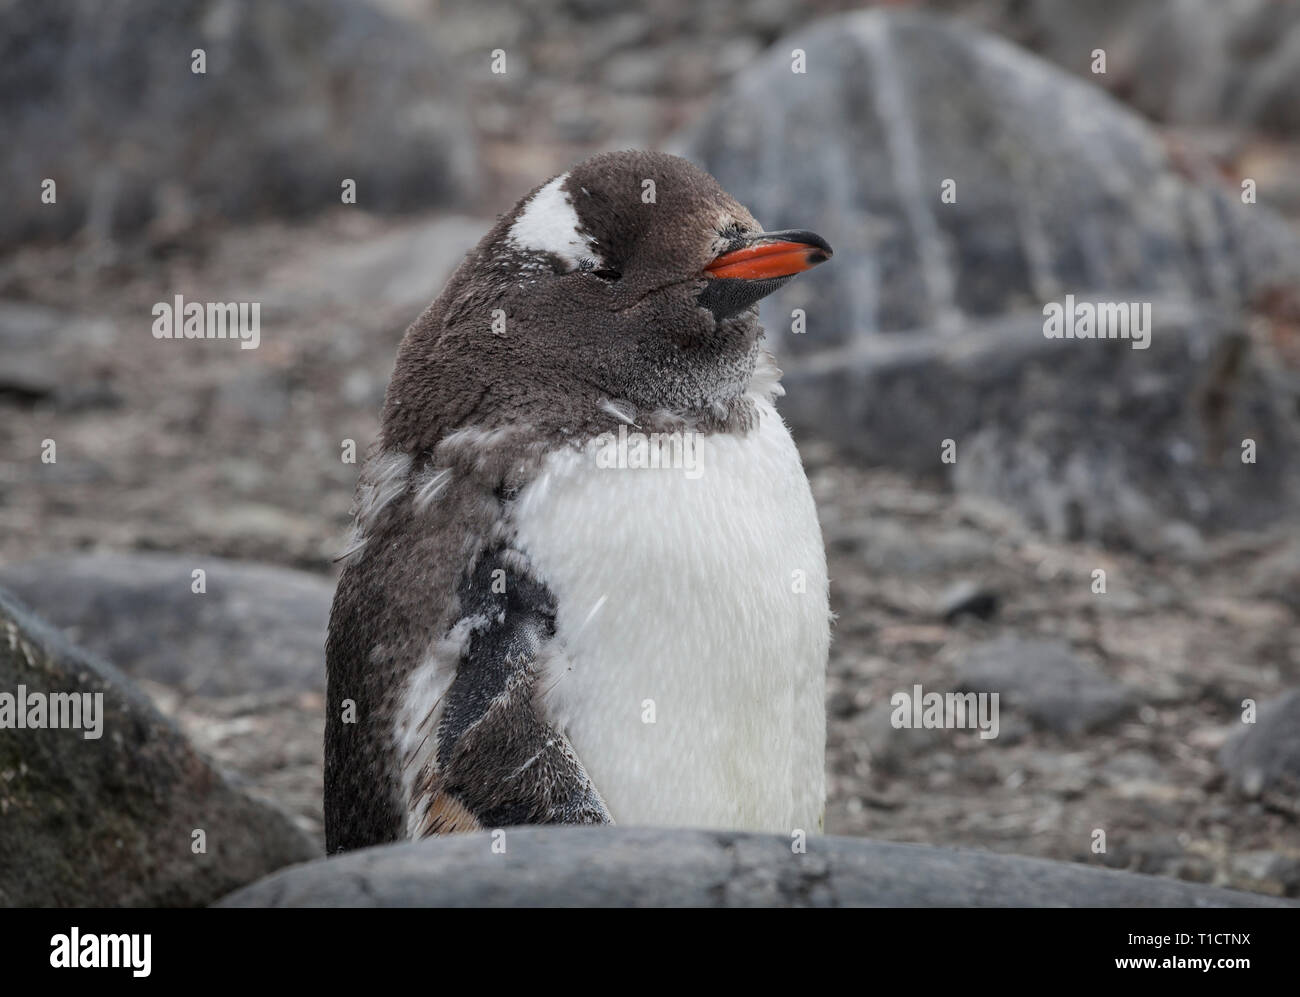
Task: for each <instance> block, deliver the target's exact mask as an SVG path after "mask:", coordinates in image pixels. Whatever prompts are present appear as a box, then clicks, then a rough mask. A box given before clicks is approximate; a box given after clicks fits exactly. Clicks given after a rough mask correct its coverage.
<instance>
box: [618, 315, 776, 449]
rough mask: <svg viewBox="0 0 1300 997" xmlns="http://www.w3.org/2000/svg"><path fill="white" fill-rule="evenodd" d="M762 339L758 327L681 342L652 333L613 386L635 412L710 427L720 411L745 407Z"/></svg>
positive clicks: (624, 367)
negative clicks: (659, 414)
mask: <svg viewBox="0 0 1300 997" xmlns="http://www.w3.org/2000/svg"><path fill="white" fill-rule="evenodd" d="M761 338H762V330H761V328H758V326H757V323H754V324H753V327H752V328H743V327H741V328H739V329H735V328H733V329H731V330H728V334H727V335H720V336H717V337H711V338H709V339H706V340H703V341H693V342H688V343H685V344H682V343H674V342H673V341H671V340H670V339H669V338H668V337H665V336H662V335H656V336H654V337H652V338H650V339H649V340H647V341H646V342H645V343H643V344H642V346H641V349H639V350H638V351H637V353H636V356H635V359H634V360H633V361H632V362H631V363H628V362H626V360H625V361H624V364H623V365H621V369H620V370H619V372H618V376H617V377H616V378H615V379H614V381H613V384H611V387H612V388H613V389H614V392H615V393H617V395H618V396H619V397H620V398H621V400H624V401H627V402H630V403H631V404H633V405H635V406H636V407H637V408H638V409H639V410H642V411H657V412H662V413H664V414H666V415H669V416H675V417H678V418H680V419H682V420H684V421H686V422H688V423H693V424H700V425H711V424H714V423H716V422H717V421H718V418H719V416H720V415H721V414H722V413H724V412H732V411H734V410H736V409H737V407H739V406H744V405H745V404H746V401H747V397H748V395H749V393H750V388H751V382H752V381H753V379H754V375H755V371H756V369H757V367H758V365H759V359H760V355H761V353H762V351H761V348H760V341H761ZM717 428H726V427H722V426H719V427H717Z"/></svg>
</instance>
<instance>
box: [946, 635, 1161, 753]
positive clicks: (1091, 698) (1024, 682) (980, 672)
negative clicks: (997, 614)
mask: <svg viewBox="0 0 1300 997" xmlns="http://www.w3.org/2000/svg"><path fill="white" fill-rule="evenodd" d="M957 684H958V687H959V688H960V689H961V690H962V691H969V692H977V693H978V692H987V693H994V692H996V693H998V695H999V700H998V702H999V705H1000V707H1006V706H1010V707H1014V708H1016V709H1020V710H1023V711H1024V713H1025V714H1026V716H1027V717H1028V718H1029V720H1030V722H1031V723H1033V724H1034V726H1035V727H1039V728H1042V729H1045V730H1050V731H1052V732H1054V733H1057V734H1061V735H1065V736H1069V735H1074V734H1081V733H1084V732H1087V731H1092V730H1097V729H1100V728H1103V727H1106V726H1107V725H1109V724H1112V723H1114V722H1115V721H1117V720H1119V719H1121V718H1123V717H1124V716H1127V715H1128V714H1130V713H1132V712H1133V710H1134V709H1135V708H1136V706H1137V699H1136V697H1135V695H1134V694H1133V692H1132V690H1130V689H1128V688H1126V687H1125V686H1123V685H1121V684H1120V683H1118V682H1115V681H1113V680H1112V679H1109V678H1107V677H1106V676H1105V675H1103V674H1102V673H1101V672H1099V671H1098V670H1097V669H1096V668H1094V667H1093V666H1092V665H1090V664H1088V662H1086V661H1083V660H1082V659H1080V658H1079V657H1077V656H1076V655H1075V654H1074V653H1073V652H1072V651H1071V650H1070V648H1069V645H1067V644H1065V643H1064V642H1062V641H1058V640H1042V639H1029V640H1026V639H1023V638H1020V637H1003V638H1000V639H998V640H993V641H988V642H986V643H983V644H980V645H978V646H976V647H975V648H973V649H972V650H971V651H970V652H969V653H968V654H967V655H966V656H965V657H964V658H963V659H962V660H961V661H959V662H958V663H957Z"/></svg>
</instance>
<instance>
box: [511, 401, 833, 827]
mask: <svg viewBox="0 0 1300 997" xmlns="http://www.w3.org/2000/svg"><path fill="white" fill-rule="evenodd" d="M759 409H760V419H759V426H758V427H757V428H756V429H754V430H751V431H750V433H749V434H748V435H747V436H745V437H743V438H742V437H735V436H731V435H726V434H722V435H715V436H709V437H702V438H700V440H701V443H700V445H701V455H700V456H701V464H700V465H699V471H700V473H699V476H698V477H697V478H695V479H694V480H692V478H691V477H690V476H688V475H687V474H686V473H685V472H684V471H683V470H681V469H653V470H651V469H627V468H610V467H599V466H597V461H596V457H595V449H596V447H595V445H593V446H591V447H589V448H588V450H587V451H586V452H584V453H577V452H565V453H562V454H555V455H553V456H552V457H551V458H550V459H549V461H548V463H547V465H546V467H545V468H544V470H543V473H542V474H541V475H540V476H539V478H537V479H536V480H535V481H534V482H533V483H531V484H530V485H529V486H528V487H527V488H526V489H524V491H523V492H521V493H520V495H519V497H518V500H517V502H516V506H515V509H514V513H513V518H514V522H515V526H516V529H517V534H516V537H517V545H518V546H519V547H520V548H521V549H522V550H523V551H524V552H525V553H526V554H527V555H528V556H529V559H530V560H531V562H532V564H533V567H534V569H535V570H536V571H537V573H538V575H539V576H540V578H541V579H542V580H543V581H545V582H546V584H547V585H548V586H549V587H550V589H551V591H552V592H553V593H554V595H555V597H556V600H557V603H558V615H557V624H556V641H557V644H556V646H557V648H558V650H559V652H560V653H558V654H557V655H556V656H555V657H554V658H553V659H552V662H553V663H552V665H551V666H550V671H549V672H548V674H547V675H546V676H545V677H544V688H543V696H544V700H545V705H546V709H547V713H548V715H549V716H550V717H551V718H552V719H553V720H554V721H556V722H557V723H559V724H561V725H562V726H563V727H564V728H565V730H566V732H567V734H568V736H569V739H570V741H571V742H572V744H573V746H574V749H575V750H576V751H577V753H578V756H579V757H580V758H581V759H582V761H583V763H584V764H585V765H586V767H587V771H588V773H589V774H590V776H591V778H592V780H593V782H594V783H595V785H596V788H597V789H598V790H599V791H600V793H601V794H602V796H603V797H604V799H605V802H606V804H607V805H608V806H609V809H610V812H611V814H612V815H613V816H614V819H615V821H617V822H618V823H620V824H647V825H654V824H657V825H686V826H696V827H725V828H743V829H752V830H768V831H779V832H782V833H786V834H788V833H790V832H791V831H792V830H794V829H796V828H800V829H803V830H805V831H808V832H810V833H811V832H815V831H816V830H817V829H818V827H819V822H820V818H821V813H822V808H823V804H824V801H825V772H824V762H825V744H826V714H825V706H824V699H823V697H824V689H825V670H826V654H827V645H828V641H829V611H828V607H827V593H826V588H827V583H826V557H825V551H824V549H823V546H822V539H821V530H820V528H819V526H818V523H817V513H816V509H815V507H814V505H813V501H812V495H811V493H810V491H809V488H808V481H807V478H806V477H805V475H804V472H803V467H802V465H801V464H800V461H799V455H798V453H797V451H796V450H795V447H794V443H793V441H792V440H791V439H790V435H789V433H788V432H787V430H786V428H785V425H784V423H783V422H782V421H781V419H780V416H779V415H778V414H777V413H776V410H775V409H774V408H772V406H771V405H770V404H768V403H767V402H762V403H760V405H759ZM593 610H594V612H593ZM651 718H652V719H653V722H647V721H648V720H650V719H651Z"/></svg>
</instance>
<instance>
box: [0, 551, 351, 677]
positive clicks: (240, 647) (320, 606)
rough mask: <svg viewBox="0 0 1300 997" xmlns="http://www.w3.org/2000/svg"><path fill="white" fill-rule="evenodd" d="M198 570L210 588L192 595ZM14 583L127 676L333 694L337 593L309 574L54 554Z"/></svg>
mask: <svg viewBox="0 0 1300 997" xmlns="http://www.w3.org/2000/svg"><path fill="white" fill-rule="evenodd" d="M196 568H201V569H203V570H204V571H205V572H206V573H207V577H206V580H205V584H206V588H207V591H206V592H204V593H195V592H193V591H191V585H192V580H191V579H192V576H191V572H193V571H194V570H195V569H196ZM0 585H4V586H6V587H8V588H9V589H10V590H12V591H13V592H14V593H16V594H17V595H18V597H19V598H21V599H22V600H23V601H25V602H26V603H28V604H29V605H31V606H32V607H34V608H35V609H36V610H37V612H39V613H41V614H42V615H43V616H44V617H45V618H46V619H48V620H49V621H50V622H52V623H53V624H54V625H55V626H58V627H62V628H63V629H64V630H65V632H66V633H67V635H68V637H69V638H70V639H72V640H73V641H75V642H77V643H78V644H79V645H81V646H83V647H85V648H86V649H87V650H89V651H91V652H92V653H94V654H97V655H100V656H102V657H104V658H107V659H108V660H109V661H112V662H113V663H114V664H116V665H117V666H118V667H119V668H121V669H122V670H123V671H124V672H126V673H127V674H128V675H131V676H132V677H135V678H147V679H151V680H153V681H155V682H161V683H164V684H166V685H171V686H174V687H176V688H179V689H182V690H184V691H186V692H190V693H196V694H198V695H204V696H231V695H238V694H240V693H254V692H268V691H272V690H277V689H304V690H313V691H323V690H324V687H325V665H324V660H325V658H324V655H325V651H324V647H325V627H326V623H327V622H328V620H329V607H330V601H331V600H332V598H333V594H334V586H333V584H332V583H331V582H329V581H328V580H327V579H324V578H319V577H317V576H315V575H309V574H306V573H304V572H300V571H291V570H289V569H286V568H278V567H272V566H269V565H262V564H247V563H242V562H239V561H227V560H225V559H223V558H218V557H207V556H200V555H194V556H185V555H176V554H98V555H85V556H66V555H61V556H52V557H43V558H38V559H36V560H33V561H26V562H23V563H21V564H11V565H4V566H0Z"/></svg>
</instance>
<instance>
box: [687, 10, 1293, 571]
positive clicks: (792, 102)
mask: <svg viewBox="0 0 1300 997" xmlns="http://www.w3.org/2000/svg"><path fill="white" fill-rule="evenodd" d="M796 48H801V49H804V50H805V52H806V54H807V67H808V72H807V74H806V75H796V74H793V73H792V72H791V66H790V52H791V51H792V50H793V49H796ZM685 151H686V152H687V154H688V155H690V156H691V157H692V158H694V159H696V160H697V161H698V162H700V163H701V164H702V165H704V166H705V167H706V168H708V169H709V170H710V171H711V172H712V173H713V174H714V175H715V176H717V177H718V179H719V181H720V182H721V183H722V185H723V186H724V187H726V188H727V189H728V190H730V191H731V192H732V193H733V194H735V195H736V196H737V197H738V198H739V199H740V200H741V201H742V202H744V203H746V204H747V205H748V206H749V207H750V208H751V209H752V210H753V211H754V213H755V214H756V215H757V217H758V218H759V219H760V220H761V221H762V222H763V223H764V225H766V226H767V227H769V228H785V227H791V226H797V227H800V228H812V229H814V230H816V231H818V232H820V233H821V234H822V235H824V236H825V237H826V238H827V239H828V240H829V241H830V243H831V244H832V245H833V246H834V247H835V250H836V256H835V260H834V261H833V262H832V264H831V265H828V266H825V267H819V268H818V269H817V270H816V271H815V272H813V273H811V274H808V275H806V277H804V278H801V279H800V280H799V281H795V282H792V283H791V284H790V285H789V286H788V287H786V288H783V289H782V290H781V291H780V292H778V293H777V294H774V295H772V296H771V297H770V298H768V299H767V300H766V302H765V303H764V311H763V314H764V319H765V322H764V324H765V326H766V328H767V329H768V332H769V335H770V336H771V337H772V338H773V340H774V341H775V346H776V349H777V352H778V353H779V355H780V356H781V365H782V367H783V368H784V369H785V371H786V378H785V384H786V387H787V391H788V394H787V396H786V398H785V399H784V400H783V402H782V411H783V414H785V416H786V417H787V418H788V419H789V420H790V421H791V423H792V424H793V425H795V426H796V428H800V429H804V430H808V431H811V432H812V433H814V434H817V435H820V436H822V437H824V438H827V439H830V440H831V441H832V442H834V443H836V444H838V445H840V446H841V447H843V448H844V449H845V450H847V451H848V452H849V453H852V454H854V455H856V456H858V457H859V458H861V459H863V460H864V461H866V462H868V463H874V464H882V465H885V466H891V467H898V468H902V469H905V470H908V471H916V472H922V473H929V474H931V475H951V476H952V477H953V480H954V483H955V484H956V486H957V487H958V488H959V489H961V490H964V491H968V492H971V493H972V494H976V495H985V496H991V497H994V498H997V499H1000V500H1002V501H1005V502H1006V503H1007V504H1008V505H1010V506H1011V507H1012V508H1013V509H1015V510H1017V511H1018V512H1019V513H1020V514H1021V515H1022V516H1024V517H1025V518H1026V519H1027V520H1029V521H1030V522H1031V523H1032V524H1033V525H1035V526H1037V527H1040V528H1044V529H1046V530H1048V531H1050V532H1051V533H1052V534H1053V535H1056V536H1060V537H1066V538H1072V539H1089V540H1100V541H1103V542H1115V543H1120V544H1129V545H1133V546H1138V547H1161V548H1163V547H1168V546H1173V547H1178V548H1184V547H1187V546H1188V545H1194V544H1196V543H1197V542H1198V539H1199V535H1200V534H1201V533H1202V532H1206V531H1214V530H1221V529H1225V528H1227V529H1232V528H1251V527H1257V526H1259V525H1261V524H1266V523H1269V522H1273V521H1277V520H1278V519H1280V518H1283V517H1287V516H1291V515H1293V514H1294V510H1295V509H1296V508H1297V507H1298V506H1300V479H1298V478H1297V473H1298V472H1297V470H1296V469H1297V468H1298V467H1300V422H1298V420H1297V418H1296V396H1297V394H1300V392H1298V391H1297V388H1296V385H1295V384H1294V383H1292V384H1287V383H1286V378H1285V376H1284V375H1283V373H1282V372H1281V371H1279V370H1277V369H1276V368H1278V367H1279V365H1278V364H1277V363H1276V362H1275V361H1274V360H1273V358H1272V357H1271V355H1266V354H1265V353H1264V352H1262V351H1264V350H1265V349H1268V348H1266V347H1261V346H1258V345H1256V344H1255V343H1254V342H1253V341H1252V340H1251V339H1250V338H1248V337H1247V336H1246V335H1244V334H1243V333H1242V331H1241V330H1242V329H1244V328H1245V327H1246V325H1247V314H1246V313H1247V310H1248V309H1249V308H1250V307H1253V306H1252V305H1251V304H1250V303H1251V302H1253V301H1257V300H1260V299H1261V296H1263V295H1265V294H1266V292H1267V291H1268V290H1269V289H1270V288H1274V287H1279V286H1287V285H1289V284H1291V283H1294V282H1295V280H1296V278H1297V270H1300V242H1297V239H1296V237H1295V235H1294V233H1292V232H1290V231H1289V230H1288V229H1287V227H1286V226H1285V225H1284V224H1283V223H1282V222H1281V221H1280V220H1279V219H1277V218H1276V217H1274V216H1272V215H1271V214H1270V213H1269V212H1268V211H1267V210H1266V209H1264V208H1262V207H1261V206H1259V205H1245V204H1242V203H1241V200H1240V197H1239V191H1237V190H1235V189H1234V188H1232V187H1230V186H1223V185H1221V184H1220V183H1219V182H1218V181H1217V180H1212V181H1207V182H1205V183H1198V182H1193V181H1192V180H1189V179H1188V178H1187V177H1186V176H1184V175H1183V173H1182V172H1180V170H1179V168H1178V166H1177V164H1176V163H1175V162H1174V160H1173V158H1172V157H1171V155H1170V153H1169V151H1168V149H1167V148H1166V146H1165V144H1164V142H1163V141H1162V139H1161V138H1160V136H1159V135H1158V134H1157V133H1156V132H1155V131H1154V129H1152V128H1151V127H1150V126H1149V125H1148V124H1147V123H1146V122H1144V121H1142V120H1141V119H1140V118H1138V117H1137V116H1136V115H1134V114H1132V113H1131V112H1130V111H1128V110H1127V109H1125V108H1124V107H1122V106H1121V105H1119V104H1118V103H1117V102H1115V101H1114V100H1112V99H1111V98H1110V97H1108V96H1107V95H1106V94H1104V93H1103V92H1101V91H1100V90H1098V89H1097V88H1096V87H1094V86H1091V85H1090V84H1088V83H1085V82H1083V81H1081V80H1078V79H1075V78H1073V77H1071V76H1070V75H1069V74H1067V73H1065V72H1063V71H1061V70H1058V69H1056V68H1054V67H1052V66H1050V65H1048V64H1046V63H1044V62H1043V61H1041V60H1039V59H1038V58H1036V57H1034V56H1032V55H1030V54H1028V53H1025V52H1023V51H1021V50H1019V49H1016V48H1015V47H1013V46H1011V45H1009V44H1008V43H1006V42H1005V41H1003V40H1001V39H998V38H994V37H991V36H986V35H983V34H982V33H980V32H978V31H973V30H972V29H971V28H970V27H969V26H968V25H963V24H961V23H960V22H955V21H944V20H940V19H937V18H934V17H930V16H925V15H922V14H920V13H917V12H900V11H884V10H873V11H862V12H857V13H853V14H849V15H845V16H843V17H838V18H832V19H828V20H826V21H822V22H819V23H818V24H816V25H814V26H812V27H810V28H809V29H807V30H806V31H803V32H800V33H797V34H795V35H792V36H790V37H788V38H786V39H783V40H782V41H781V42H780V43H779V44H777V45H775V46H774V47H773V49H772V51H771V52H770V54H769V55H768V56H767V57H765V58H764V59H762V60H760V61H759V62H758V63H757V64H756V65H754V66H753V67H751V68H750V69H749V70H747V71H746V72H744V73H742V74H741V75H740V76H739V77H738V79H737V81H736V83H735V86H734V87H733V89H732V90H731V92H730V93H729V94H727V95H726V96H724V97H723V98H721V99H720V100H718V101H717V102H716V103H715V105H714V106H713V108H712V109H711V111H710V112H709V113H708V114H707V115H706V116H705V118H704V119H703V121H702V122H701V123H700V125H699V127H698V128H697V129H696V130H695V131H694V132H693V133H692V134H691V136H690V137H689V139H688V140H687V141H686V144H685ZM945 179H953V180H955V181H956V185H957V186H956V201H955V203H943V202H942V201H941V199H940V193H941V190H940V188H941V183H942V182H943V181H944V180H945ZM1067 294H1072V295H1074V296H1075V300H1076V301H1077V302H1085V301H1087V302H1098V301H1101V302H1138V303H1148V304H1150V306H1151V327H1152V328H1151V330H1150V332H1151V336H1150V346H1149V348H1147V349H1140V350H1139V349H1133V348H1132V346H1133V345H1134V344H1133V343H1132V342H1131V341H1129V340H1110V341H1097V340H1076V339H1048V338H1046V337H1045V336H1044V333H1043V329H1044V312H1043V309H1044V306H1045V305H1047V304H1048V303H1052V302H1056V303H1058V304H1064V301H1065V296H1066V295H1067ZM796 308H801V309H804V310H805V312H806V321H807V332H806V333H805V334H803V335H794V334H791V333H790V331H789V330H790V328H791V313H792V310H793V309H796ZM1246 438H1250V439H1254V440H1255V441H1256V445H1257V450H1258V453H1259V455H1260V456H1259V458H1258V460H1257V462H1256V463H1254V464H1243V463H1242V462H1241V459H1240V454H1241V450H1240V447H1241V442H1242V440H1243V439H1246ZM947 439H951V440H953V441H954V442H955V444H956V463H955V464H950V463H949V464H945V463H942V462H941V451H942V447H943V441H944V440H947Z"/></svg>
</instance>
